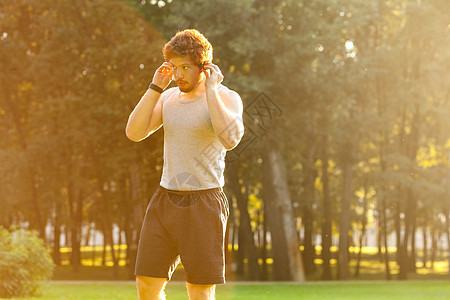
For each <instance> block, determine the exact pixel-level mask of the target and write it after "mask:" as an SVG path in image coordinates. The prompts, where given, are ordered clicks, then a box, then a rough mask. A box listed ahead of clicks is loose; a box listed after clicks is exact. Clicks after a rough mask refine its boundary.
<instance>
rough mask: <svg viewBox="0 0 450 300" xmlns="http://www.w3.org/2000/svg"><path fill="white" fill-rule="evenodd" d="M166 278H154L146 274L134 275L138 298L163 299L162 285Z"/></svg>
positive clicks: (145, 299) (146, 299)
mask: <svg viewBox="0 0 450 300" xmlns="http://www.w3.org/2000/svg"><path fill="white" fill-rule="evenodd" d="M166 283H167V279H166V278H155V277H146V276H136V286H137V290H138V296H139V300H164V299H166V296H165V294H164V287H165V286H166Z"/></svg>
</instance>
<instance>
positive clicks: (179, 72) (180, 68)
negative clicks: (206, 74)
mask: <svg viewBox="0 0 450 300" xmlns="http://www.w3.org/2000/svg"><path fill="white" fill-rule="evenodd" d="M169 64H170V65H171V66H172V72H173V79H174V80H175V82H176V83H177V85H178V87H179V88H180V91H182V92H183V93H189V92H190V91H192V90H193V89H195V88H196V87H197V85H198V84H199V83H200V81H201V80H202V79H203V75H202V70H201V69H200V67H199V66H198V65H196V64H195V63H194V62H193V61H192V59H191V58H190V57H189V56H184V57H173V58H171V59H170V60H169Z"/></svg>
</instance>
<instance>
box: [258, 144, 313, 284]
mask: <svg viewBox="0 0 450 300" xmlns="http://www.w3.org/2000/svg"><path fill="white" fill-rule="evenodd" d="M265 146H266V147H265V150H266V151H265V153H264V155H265V157H264V160H266V164H265V166H266V167H269V172H264V174H265V175H269V176H270V177H269V178H270V181H266V184H269V185H271V190H272V192H273V194H272V195H273V198H272V199H273V200H274V201H273V202H274V203H276V205H274V206H275V209H277V210H278V211H279V214H280V217H281V220H280V221H281V224H280V226H281V227H282V230H281V232H282V233H283V235H284V237H285V239H284V240H285V243H286V245H285V249H286V252H287V253H286V254H287V272H288V273H287V274H288V280H292V281H305V273H304V268H303V261H302V259H301V252H300V248H299V237H298V235H297V228H296V222H295V219H294V212H293V209H292V201H291V196H290V191H289V186H288V183H287V174H286V167H285V165H284V160H283V157H282V155H281V153H280V151H278V150H277V149H275V148H274V147H272V146H270V145H269V144H268V142H267V140H266V145H265ZM269 203H270V202H269ZM269 209H270V208H269ZM269 220H270V219H269ZM271 228H273V227H272V226H271ZM272 237H273V234H272ZM273 246H274V245H272V247H273Z"/></svg>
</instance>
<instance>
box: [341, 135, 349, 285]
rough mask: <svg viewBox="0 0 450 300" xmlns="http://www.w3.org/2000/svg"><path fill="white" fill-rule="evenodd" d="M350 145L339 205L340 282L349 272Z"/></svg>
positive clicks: (347, 277)
mask: <svg viewBox="0 0 450 300" xmlns="http://www.w3.org/2000/svg"><path fill="white" fill-rule="evenodd" d="M352 147H353V146H352V145H351V143H348V144H347V147H346V149H347V150H348V152H349V155H348V156H347V157H346V158H345V162H344V170H343V180H344V183H343V184H344V193H343V197H342V204H341V220H340V222H339V223H340V225H339V252H338V263H339V265H338V272H339V273H338V274H339V275H338V276H339V279H341V280H347V279H349V278H350V271H349V267H348V264H349V260H350V258H349V249H348V247H349V236H348V232H349V230H350V218H351V200H352V180H353V163H352V161H353V158H352V152H353V150H352Z"/></svg>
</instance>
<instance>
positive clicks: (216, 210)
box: [135, 186, 229, 284]
mask: <svg viewBox="0 0 450 300" xmlns="http://www.w3.org/2000/svg"><path fill="white" fill-rule="evenodd" d="M228 215H229V209H228V201H227V198H226V196H225V193H224V192H223V190H222V188H213V189H207V190H199V191H174V190H168V189H165V188H164V187H162V186H159V187H158V188H157V190H156V191H155V193H154V194H153V196H152V198H151V200H150V203H149V204H148V207H147V212H146V214H145V218H144V222H143V224H142V229H141V236H140V240H139V247H138V253H137V258H136V269H135V275H141V276H149V277H157V278H167V279H170V278H171V277H172V274H173V272H174V271H175V268H176V266H177V265H178V263H179V262H180V259H181V262H182V263H183V266H184V270H185V277H186V281H187V282H189V283H193V284H220V283H224V282H225V252H224V241H225V231H226V226H227V219H228Z"/></svg>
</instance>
